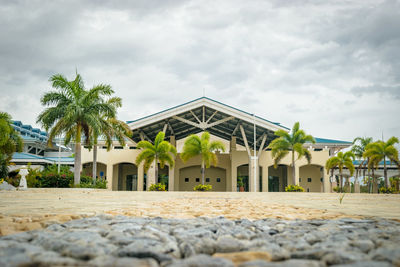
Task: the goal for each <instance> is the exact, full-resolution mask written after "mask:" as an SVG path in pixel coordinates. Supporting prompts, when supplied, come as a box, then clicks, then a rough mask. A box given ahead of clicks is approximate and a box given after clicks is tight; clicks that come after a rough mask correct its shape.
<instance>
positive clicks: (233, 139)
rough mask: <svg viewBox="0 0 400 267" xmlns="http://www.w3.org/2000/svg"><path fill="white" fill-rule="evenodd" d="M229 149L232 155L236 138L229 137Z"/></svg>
mask: <svg viewBox="0 0 400 267" xmlns="http://www.w3.org/2000/svg"><path fill="white" fill-rule="evenodd" d="M229 149H230V152H231V153H232V151H236V136H232V137H231V142H230V144H229Z"/></svg>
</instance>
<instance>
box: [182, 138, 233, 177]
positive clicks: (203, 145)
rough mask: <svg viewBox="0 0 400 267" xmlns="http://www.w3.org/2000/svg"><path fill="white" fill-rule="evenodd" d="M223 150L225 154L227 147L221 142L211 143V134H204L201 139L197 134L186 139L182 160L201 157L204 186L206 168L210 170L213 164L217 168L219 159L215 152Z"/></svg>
mask: <svg viewBox="0 0 400 267" xmlns="http://www.w3.org/2000/svg"><path fill="white" fill-rule="evenodd" d="M217 150H221V151H222V152H225V146H224V144H223V143H222V142H220V141H212V142H210V133H209V132H204V133H202V135H201V137H198V136H197V135H195V134H192V135H190V136H189V137H188V138H186V140H185V143H184V145H183V150H182V153H181V159H182V160H183V162H187V161H188V160H189V159H190V158H193V157H195V156H198V155H200V156H201V183H202V184H203V185H204V182H205V181H204V174H205V168H210V165H211V164H213V165H214V166H217V164H218V157H217V155H216V154H215V151H217Z"/></svg>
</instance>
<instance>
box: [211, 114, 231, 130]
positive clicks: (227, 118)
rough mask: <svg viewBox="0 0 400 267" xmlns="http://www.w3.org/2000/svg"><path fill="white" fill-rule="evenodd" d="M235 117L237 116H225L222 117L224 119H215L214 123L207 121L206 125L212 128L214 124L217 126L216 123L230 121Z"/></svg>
mask: <svg viewBox="0 0 400 267" xmlns="http://www.w3.org/2000/svg"><path fill="white" fill-rule="evenodd" d="M234 118H235V117H233V116H229V117H226V118H224V119H222V120H219V121H214V122H213V123H210V124H207V123H206V126H207V128H210V127H213V126H215V125H218V124H221V123H224V122H227V121H230V120H232V119H234Z"/></svg>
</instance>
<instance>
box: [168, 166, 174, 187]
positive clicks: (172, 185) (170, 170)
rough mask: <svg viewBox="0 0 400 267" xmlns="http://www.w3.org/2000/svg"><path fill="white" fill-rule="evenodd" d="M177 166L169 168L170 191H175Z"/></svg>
mask: <svg viewBox="0 0 400 267" xmlns="http://www.w3.org/2000/svg"><path fill="white" fill-rule="evenodd" d="M174 187H175V166H174V167H173V168H171V167H169V168H168V191H175V190H174V189H175V188H174Z"/></svg>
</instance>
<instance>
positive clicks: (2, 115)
mask: <svg viewBox="0 0 400 267" xmlns="http://www.w3.org/2000/svg"><path fill="white" fill-rule="evenodd" d="M11 124H12V121H11V116H10V115H9V114H8V113H6V112H0V178H4V177H6V176H7V175H8V164H9V162H10V160H11V158H12V155H13V154H14V152H20V151H22V146H23V142H22V138H21V136H20V135H19V134H18V132H17V131H16V130H15V129H14V128H13V127H12V125H11Z"/></svg>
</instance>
